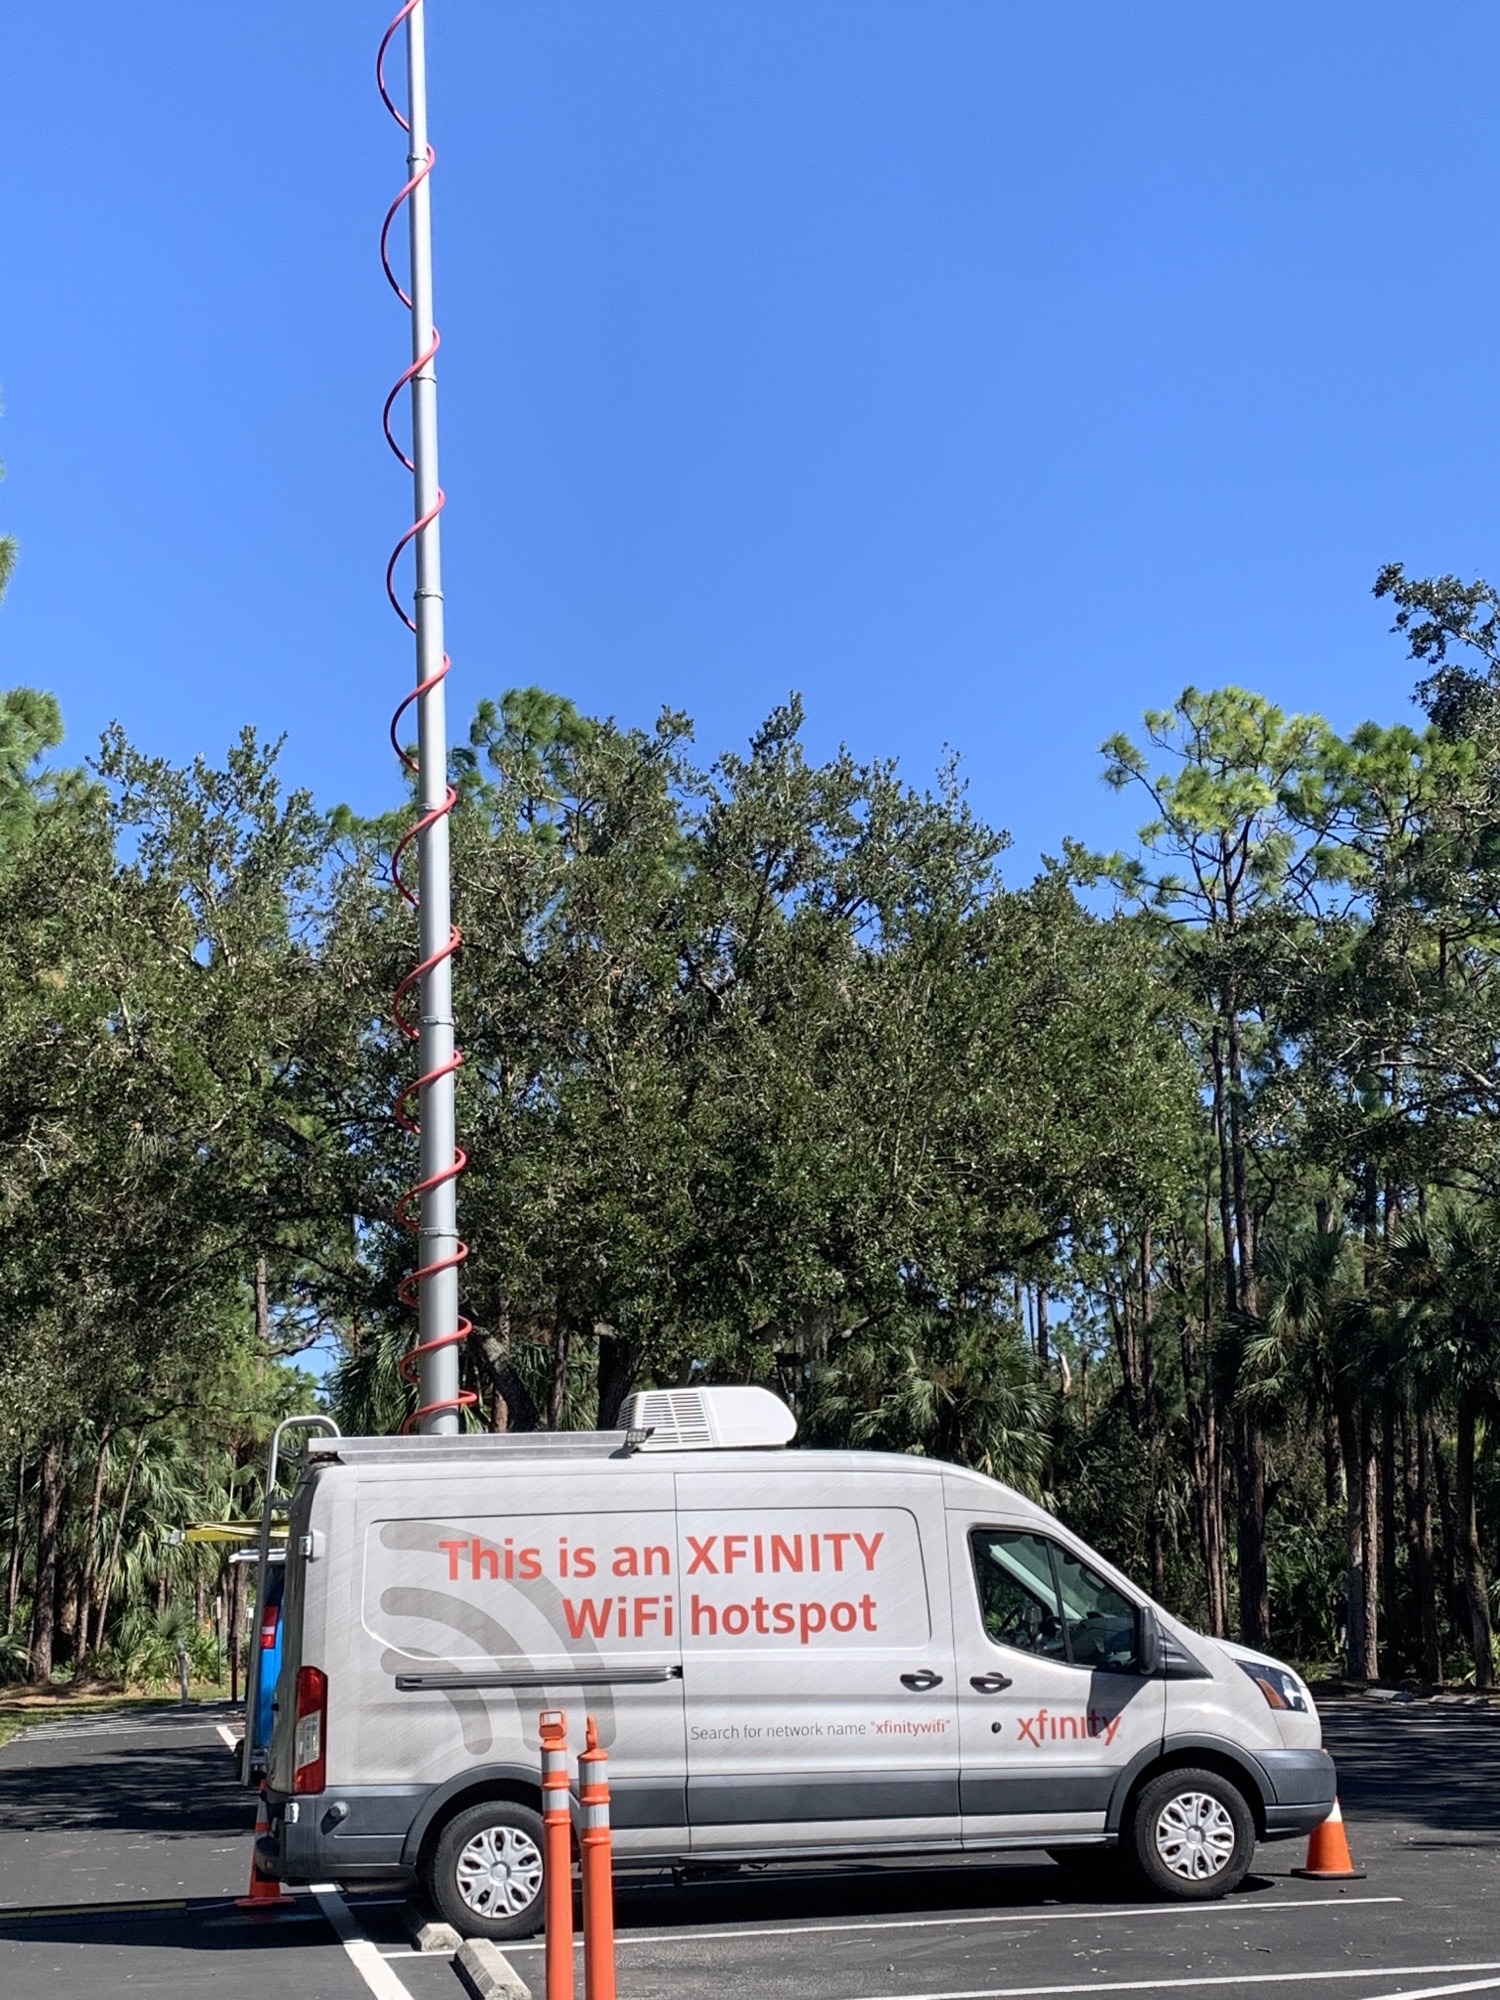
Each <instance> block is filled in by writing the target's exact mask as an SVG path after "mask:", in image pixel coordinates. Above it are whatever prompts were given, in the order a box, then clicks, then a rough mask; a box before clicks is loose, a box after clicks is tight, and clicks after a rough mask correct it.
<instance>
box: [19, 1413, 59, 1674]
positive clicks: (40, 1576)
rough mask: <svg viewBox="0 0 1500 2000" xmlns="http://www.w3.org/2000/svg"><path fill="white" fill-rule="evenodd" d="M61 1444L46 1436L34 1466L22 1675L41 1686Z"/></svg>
mask: <svg viewBox="0 0 1500 2000" xmlns="http://www.w3.org/2000/svg"><path fill="white" fill-rule="evenodd" d="M62 1498H63V1455H62V1446H61V1445H60V1444H59V1443H58V1442H57V1440H56V1439H55V1438H49V1439H48V1440H47V1441H46V1443H45V1444H44V1445H43V1446H42V1456H41V1463H40V1464H39V1466H38V1468H37V1491H36V1580H35V1584H34V1586H33V1590H32V1603H31V1658H30V1661H29V1662H28V1665H27V1669H26V1678H27V1679H28V1680H30V1681H36V1682H39V1683H41V1684H42V1685H43V1686H45V1685H46V1683H47V1682H48V1681H50V1680H51V1678H52V1636H53V1625H54V1619H55V1612H56V1605H55V1598H56V1591H57V1522H58V1516H59V1515H60V1514H61V1512H62Z"/></svg>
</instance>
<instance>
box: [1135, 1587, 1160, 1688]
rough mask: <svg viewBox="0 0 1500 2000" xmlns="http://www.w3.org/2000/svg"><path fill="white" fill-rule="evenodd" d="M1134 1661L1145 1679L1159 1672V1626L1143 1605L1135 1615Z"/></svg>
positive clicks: (1154, 1615) (1154, 1616)
mask: <svg viewBox="0 0 1500 2000" xmlns="http://www.w3.org/2000/svg"><path fill="white" fill-rule="evenodd" d="M1135 1661H1136V1669H1137V1671H1138V1672H1139V1673H1140V1674H1142V1675H1143V1676H1144V1677H1145V1678H1147V1679H1151V1678H1153V1677H1154V1676H1155V1675H1157V1674H1159V1673H1160V1672H1161V1667H1162V1644H1161V1626H1160V1625H1159V1624H1158V1623H1157V1618H1156V1613H1155V1612H1154V1611H1153V1610H1152V1608H1151V1606H1150V1605H1149V1604H1143V1605H1142V1606H1141V1607H1140V1609H1139V1610H1138V1611H1137V1612H1136V1614H1135Z"/></svg>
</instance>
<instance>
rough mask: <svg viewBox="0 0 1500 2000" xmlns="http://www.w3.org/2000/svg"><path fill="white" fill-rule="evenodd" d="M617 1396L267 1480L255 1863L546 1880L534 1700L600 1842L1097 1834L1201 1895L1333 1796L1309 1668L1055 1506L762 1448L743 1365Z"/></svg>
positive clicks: (671, 1844) (486, 1932) (298, 1877)
mask: <svg viewBox="0 0 1500 2000" xmlns="http://www.w3.org/2000/svg"><path fill="white" fill-rule="evenodd" d="M627 1421H628V1423H629V1425H630V1428H629V1430H627V1431H620V1432H601V1433H582V1434H573V1435H568V1434H555V1433H554V1434H545V1435H534V1436H532V1435H528V1436H509V1437H506V1436H499V1437H491V1436H467V1437H454V1438H328V1439H316V1440H314V1441H312V1442H311V1443H310V1444H309V1445H308V1447H307V1460H306V1467H305V1470H304V1472H303V1476H302V1478H301V1481H300V1483H299V1485H298V1487H297V1491H296V1494H295V1498H294V1500H293V1502H292V1508H291V1523H290V1533H289V1536H288V1557H287V1583H286V1596H285V1609H284V1614H283V1615H284V1630H285V1641H284V1656H283V1662H282V1669H281V1676H280V1679H279V1682H278V1685H277V1719H276V1724H275V1730H274V1734H273V1739H272V1747H271V1763H270V1775H269V1783H268V1791H267V1797H268V1804H269V1811H270V1832H269V1834H267V1835H266V1836H264V1837H263V1838H262V1842H261V1854H262V1859H263V1862H264V1865H265V1866H266V1867H267V1868H268V1869H269V1870H270V1871H271V1872H272V1873H274V1874H276V1875H278V1876H279V1877H280V1878H281V1879H282V1880H283V1881H288V1882H309V1881H322V1880H330V1879H331V1880H334V1881H339V1882H344V1883H350V1884H368V1883H371V1882H411V1881H414V1880H415V1881H420V1882H421V1883H422V1884H423V1885H424V1886H425V1887H426V1889H427V1892H428V1893H429V1895H430V1896H431V1898H432V1901H433V1902H434V1904H435V1905H436V1906H437V1908H438V1909H439V1910H440V1911H441V1912H442V1914H443V1915H444V1916H445V1917H446V1918H447V1919H448V1921H449V1922H450V1923H452V1924H453V1925H455V1926H456V1928H458V1929H459V1930H460V1931H462V1932H465V1933H467V1934H470V1935H479V1936H486V1937H494V1938H509V1937H518V1936H524V1935H526V1934H528V1933H530V1932H531V1931H533V1930H535V1929H536V1928H537V1926H538V1924H539V1922H540V1916H541V1907H542V1906H541V1822H540V1818H539V1810H540V1792H539V1782H538V1781H539V1748H538V1741H539V1739H538V1733H537V1718H538V1714H539V1712H540V1711H541V1710H542V1709H547V1708H561V1709H564V1710H566V1711H567V1713H568V1718H569V1726H570V1730H571V1738H572V1741H573V1744H574V1747H575V1749H576V1748H577V1747H580V1746H581V1742H582V1734H583V1719H584V1712H585V1711H587V1712H588V1713H590V1714H592V1715H594V1716H595V1717H596V1718H597V1719H598V1722H599V1728H600V1740H601V1742H602V1743H603V1744H604V1745H605V1746H606V1748H607V1749H608V1751H609V1778H610V1785H611V1790H612V1794H613V1824H614V1843H615V1856H616V1862H617V1865H623V1866H626V1867H629V1866H632V1865H637V1864H638V1865H649V1866H653V1867H660V1866H663V1865H678V1866H681V1865H693V1864H696V1863H723V1862H726V1861H730V1862H732V1861H741V1860H743V1861H749V1860H755V1859H777V1860H788V1859H796V1858H802V1857H806V1858H812V1857H815V1856H816V1857H819V1858H823V1859H826V1858H829V1857H854V1856H870V1855H875V1854H882V1855H890V1854H897V1853H899V1854H941V1853H957V1852H965V1853H967V1852H971V1851H975V1850H988V1849H996V1848H1016V1847H1043V1848H1046V1849H1047V1850H1049V1851H1050V1852H1051V1853H1052V1854H1053V1855H1054V1856H1055V1857H1058V1858H1062V1859H1074V1858H1077V1859H1083V1858H1085V1857H1084V1856H1083V1855H1080V1854H1077V1853H1076V1852H1075V1851H1076V1850H1089V1849H1091V1850H1093V1852H1094V1855H1095V1856H1096V1857H1098V1856H1099V1855H1100V1854H1101V1853H1102V1852H1103V1850H1105V1849H1109V1848H1114V1847H1116V1846H1118V1847H1119V1848H1120V1849H1122V1850H1123V1854H1124V1857H1125V1858H1126V1859H1127V1860H1128V1862H1129V1863H1130V1865H1131V1867H1132V1868H1133V1870H1134V1872H1135V1874H1136V1876H1137V1878H1138V1880H1140V1881H1141V1882H1143V1883H1144V1884H1145V1885H1146V1886H1148V1887H1149V1888H1151V1889H1152V1890H1154V1891H1155V1892H1157V1893H1158V1894H1161V1895H1165V1896H1174V1897H1183V1898H1208V1897H1215V1896H1222V1895H1223V1894H1224V1893H1225V1892H1226V1891H1227V1890H1229V1889H1231V1888H1233V1887H1234V1885H1235V1884H1236V1883H1237V1882H1238V1881H1239V1880H1240V1879H1241V1877H1242V1876H1243V1875H1244V1873H1245V1871H1246V1869H1247V1868H1248V1867H1249V1865H1250V1860H1251V1854H1252V1850H1253V1847H1254V1843H1255V1841H1256V1839H1257V1838H1261V1839H1274V1838H1275V1837H1277V1836H1278V1835H1292V1834H1305V1833H1306V1832H1308V1830H1309V1829H1310V1828H1311V1827H1313V1826H1315V1825H1316V1824H1317V1823H1318V1822H1319V1821H1321V1820H1322V1819H1323V1818H1325V1817H1326V1815H1327V1813H1328V1811H1329V1809H1330V1808H1331V1806H1332V1804H1333V1800H1334V1769H1333V1762H1332V1759H1331V1758H1330V1757H1329V1756H1328V1755H1327V1753H1326V1752H1325V1751H1324V1750H1323V1749H1322V1748H1321V1747H1320V1740H1321V1732H1320V1729H1319V1724H1318V1717H1317V1713H1316V1711H1315V1709H1314V1707H1313V1703H1312V1699H1311V1696H1310V1695H1309V1693H1308V1691H1307V1689H1306V1687H1305V1686H1304V1685H1303V1683H1302V1682H1301V1680H1299V1679H1298V1677H1297V1675H1296V1674H1294V1673H1293V1672H1292V1671H1291V1670H1290V1669H1289V1668H1287V1667H1284V1666H1281V1665H1279V1664H1278V1663H1277V1662H1275V1661H1273V1660H1268V1659H1263V1658H1261V1657H1260V1656H1259V1655H1256V1654H1252V1653H1248V1652H1246V1651H1245V1650H1244V1649H1243V1648H1242V1647H1238V1646H1230V1645H1227V1644H1225V1643H1224V1642H1223V1641H1221V1640H1214V1639H1207V1638H1204V1637H1202V1636H1201V1635H1200V1634H1198V1633H1194V1632H1192V1631H1190V1630H1188V1629H1187V1628H1186V1627H1185V1626H1183V1625H1181V1624H1179V1623H1178V1622H1177V1620H1176V1619H1174V1618H1172V1617H1171V1616H1170V1615H1169V1614H1168V1613H1166V1612H1165V1611H1163V1610H1161V1609H1160V1608H1159V1607H1158V1606H1156V1605H1154V1604H1152V1603H1151V1602H1150V1601H1149V1600H1148V1599H1147V1598H1146V1597H1145V1595H1144V1594H1143V1593H1142V1592H1141V1591H1139V1590H1137V1589H1136V1587H1135V1586H1134V1585H1133V1584H1132V1583H1131V1582H1129V1580H1128V1579H1127V1578H1125V1577H1123V1576H1121V1575H1120V1574H1119V1573H1118V1572H1117V1571H1116V1570H1114V1569H1112V1568H1111V1567H1110V1565H1109V1564H1108V1563H1106V1562H1104V1561H1103V1560H1102V1559H1101V1558H1100V1557H1098V1556H1096V1555H1095V1554H1094V1553H1093V1552H1092V1551H1091V1550H1090V1549H1089V1548H1087V1547H1086V1546H1085V1545H1084V1544H1083V1543H1082V1542H1080V1541H1079V1540H1078V1539H1077V1537H1076V1536H1074V1535H1070V1534H1069V1533H1068V1532H1067V1530H1066V1529H1065V1528H1063V1527H1061V1526H1060V1525H1059V1524H1058V1522H1056V1521H1055V1520H1054V1519H1053V1518H1052V1517H1051V1516H1050V1515H1049V1514H1047V1513H1045V1512H1044V1511H1043V1510H1042V1509H1041V1508H1039V1507H1036V1506H1034V1505H1033V1504H1032V1503H1031V1502H1030V1501H1028V1500H1025V1499H1023V1498H1022V1497H1021V1496H1020V1495H1019V1494H1017V1493H1013V1492H1011V1491H1010V1490H1009V1489H1008V1488H1007V1487H1004V1486H1000V1485H998V1484H996V1483H995V1482H994V1481H993V1480H990V1479H985V1478H982V1477H981V1476H980V1475H979V1474H977V1473H973V1472H964V1471H960V1470H958V1469H956V1468H955V1467H952V1466H946V1465H941V1464H937V1463H934V1462H933V1461H931V1460H928V1459H921V1458H908V1457H894V1456H886V1455H882V1454H877V1453H867V1452H822V1451H806V1452H803V1451H789V1450H787V1449H785V1446H786V1445H787V1444H788V1443H789V1442H790V1439H791V1435H792V1431H793V1429H794V1419H793V1418H792V1415H791V1412H790V1411H789V1410H787V1409H786V1407H785V1406H784V1405H783V1404H782V1403H780V1402H779V1401H777V1399H776V1398H775V1397H773V1396H771V1395H770V1394H768V1393H767V1392H766V1391H764V1390H758V1389H710V1390H702V1391H685V1390H684V1391H670V1392H662V1393H654V1394H647V1395H643V1396H636V1397H633V1398H632V1399H631V1403H630V1406H629V1408H628V1410H627Z"/></svg>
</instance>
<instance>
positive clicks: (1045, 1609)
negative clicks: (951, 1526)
mask: <svg viewBox="0 0 1500 2000" xmlns="http://www.w3.org/2000/svg"><path fill="white" fill-rule="evenodd" d="M969 1547H970V1548H971V1550H972V1551H973V1555H974V1581H975V1583H976V1585H977V1586H978V1590H979V1615H980V1617H981V1618H982V1619H983V1620H984V1629H985V1631H986V1632H987V1633H988V1634H989V1636H990V1637H991V1638H992V1639H993V1640H994V1642H995V1644H996V1645H997V1646H1013V1647H1015V1648H1016V1650H1017V1651H1018V1652H1022V1653H1045V1654H1046V1655H1047V1656H1048V1658H1050V1659H1054V1660H1062V1659H1066V1658H1067V1646H1066V1640H1065V1639H1064V1636H1063V1625H1062V1617H1061V1615H1060V1613H1059V1610H1058V1603H1057V1584H1056V1582H1055V1580H1054V1578H1053V1575H1052V1564H1051V1561H1050V1559H1049V1557H1048V1554H1047V1544H1046V1543H1045V1542H1044V1541H1043V1540H1042V1538H1041V1536H1040V1535H1022V1534H1014V1533H1012V1532H1011V1531H1010V1530H1009V1529H1007V1528H976V1529H975V1531H974V1532H973V1534H971V1535H970V1537H969Z"/></svg>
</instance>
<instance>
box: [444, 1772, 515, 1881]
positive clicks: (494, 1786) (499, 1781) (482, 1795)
mask: <svg viewBox="0 0 1500 2000" xmlns="http://www.w3.org/2000/svg"><path fill="white" fill-rule="evenodd" d="M491 1799H503V1800H505V1801H507V1802H508V1803H509V1804H511V1805H514V1806H529V1807H530V1809H531V1810H532V1812H534V1813H540V1812H541V1810H542V1794H541V1789H540V1787H539V1786H536V1785H527V1784H523V1783H522V1782H521V1780H520V1779H518V1778H477V1779H476V1780H475V1781H474V1783H473V1784H472V1785H466V1786H465V1787H464V1789H463V1790H462V1791H460V1792H455V1793H454V1794H453V1796H452V1797H451V1798H447V1799H444V1801H443V1803H442V1805H441V1806H440V1807H439V1808H438V1810H437V1811H436V1812H435V1813H434V1814H433V1816H432V1820H431V1823H430V1825H428V1827H427V1828H426V1829H425V1831H424V1832H423V1834H422V1841H421V1845H420V1846H419V1847H418V1849H417V1867H418V1869H419V1870H420V1869H425V1868H426V1866H427V1864H428V1862H429V1861H430V1860H431V1859H432V1850H433V1849H434V1848H435V1847H436V1846H437V1844H438V1841H439V1840H440V1839H441V1838H442V1833H443V1828H444V1827H445V1826H446V1825H447V1824H448V1822H449V1820H451V1819H453V1818H454V1817H455V1816H456V1815H457V1814H458V1813H461V1812H467V1811H468V1809H469V1807H470V1806H478V1805H484V1804H485V1803H486V1802H487V1801H489V1800H491Z"/></svg>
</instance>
